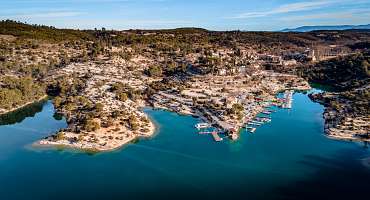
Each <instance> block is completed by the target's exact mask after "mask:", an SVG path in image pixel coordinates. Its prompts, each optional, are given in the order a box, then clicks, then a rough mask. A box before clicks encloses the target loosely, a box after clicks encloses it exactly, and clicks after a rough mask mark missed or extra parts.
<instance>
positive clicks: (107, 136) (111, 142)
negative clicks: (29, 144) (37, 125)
mask: <svg viewBox="0 0 370 200" xmlns="http://www.w3.org/2000/svg"><path fill="white" fill-rule="evenodd" d="M117 123H118V122H117ZM147 128H148V129H147V131H146V132H134V131H131V130H128V129H127V128H126V127H125V126H122V125H117V126H114V128H113V127H111V128H101V129H99V130H97V131H95V132H93V133H87V132H85V133H84V132H81V133H75V132H65V131H60V132H58V133H57V134H54V135H51V136H48V137H46V138H44V139H42V140H40V141H37V142H36V143H35V144H34V145H35V146H39V147H43V146H44V147H48V146H51V147H55V146H62V147H67V148H72V149H79V150H86V151H94V152H103V151H113V150H116V149H119V148H122V147H123V146H125V145H127V144H129V143H130V142H132V141H134V140H136V139H139V138H150V137H152V136H153V135H154V133H155V130H156V128H155V125H154V123H153V122H151V121H149V122H148V126H147Z"/></svg>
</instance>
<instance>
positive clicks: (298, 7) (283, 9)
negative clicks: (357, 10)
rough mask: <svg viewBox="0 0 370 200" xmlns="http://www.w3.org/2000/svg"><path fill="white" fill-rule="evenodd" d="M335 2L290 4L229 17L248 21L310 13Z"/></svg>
mask: <svg viewBox="0 0 370 200" xmlns="http://www.w3.org/2000/svg"><path fill="white" fill-rule="evenodd" d="M333 2H334V1H314V2H311V1H310V2H299V3H290V4H285V5H281V6H279V7H276V8H274V9H272V10H270V11H258V12H246V13H241V14H238V15H236V16H233V17H229V18H230V19H247V18H256V17H265V16H269V15H275V14H283V13H290V12H298V11H308V10H314V9H319V8H322V7H324V6H328V5H330V4H333Z"/></svg>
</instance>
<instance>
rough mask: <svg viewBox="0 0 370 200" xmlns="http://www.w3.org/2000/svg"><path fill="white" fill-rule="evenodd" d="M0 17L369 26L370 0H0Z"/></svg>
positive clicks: (121, 25)
mask: <svg viewBox="0 0 370 200" xmlns="http://www.w3.org/2000/svg"><path fill="white" fill-rule="evenodd" d="M0 19H1V20H3V19H12V20H17V21H21V22H27V23H30V24H43V25H49V26H55V27H58V28H76V29H93V28H102V27H104V28H106V29H117V30H125V29H167V28H178V27H199V28H206V29H209V30H259V31H260V30H263V31H276V30H281V29H284V28H294V27H299V26H304V25H305V26H306V25H348V24H349V25H359V24H370V0H311V1H309V0H0Z"/></svg>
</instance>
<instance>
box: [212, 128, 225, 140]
mask: <svg viewBox="0 0 370 200" xmlns="http://www.w3.org/2000/svg"><path fill="white" fill-rule="evenodd" d="M211 134H212V136H213V139H215V141H216V142H221V141H222V140H223V139H222V138H221V137H220V136H219V135H218V134H217V132H216V131H213V132H212V133H211Z"/></svg>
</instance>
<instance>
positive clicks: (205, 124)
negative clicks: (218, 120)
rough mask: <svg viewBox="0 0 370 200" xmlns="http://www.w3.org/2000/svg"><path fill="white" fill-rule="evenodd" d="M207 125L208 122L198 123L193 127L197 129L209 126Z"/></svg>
mask: <svg viewBox="0 0 370 200" xmlns="http://www.w3.org/2000/svg"><path fill="white" fill-rule="evenodd" d="M209 127H211V125H209V124H208V123H198V124H196V125H195V128H197V129H202V128H209Z"/></svg>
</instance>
